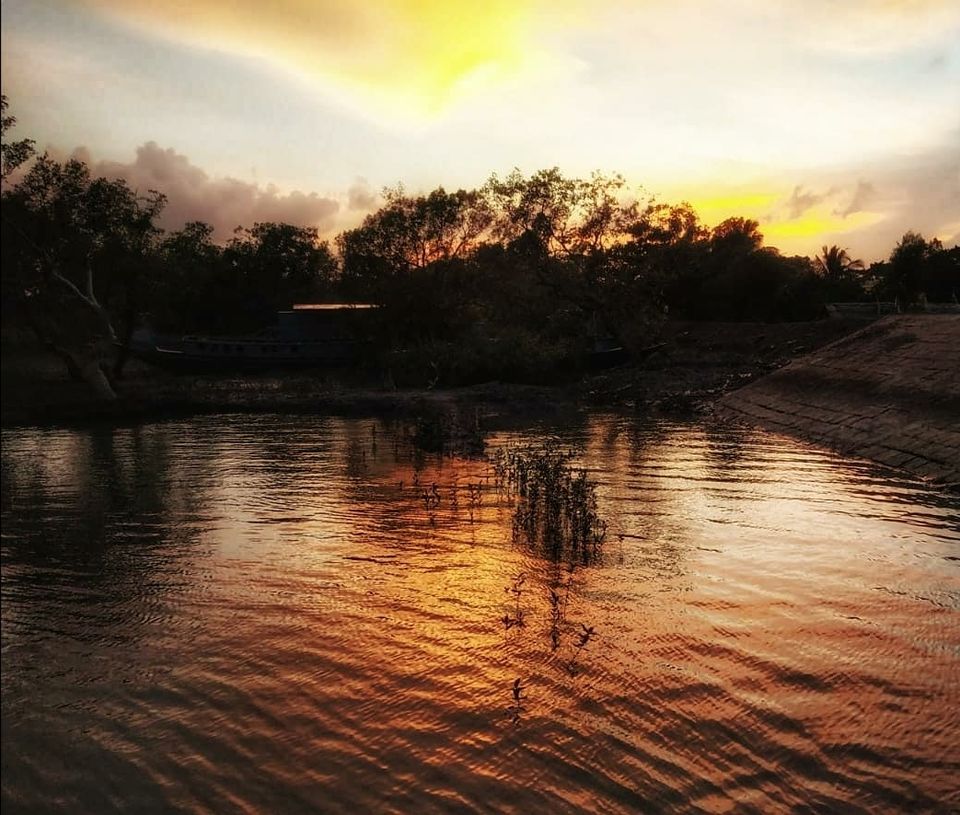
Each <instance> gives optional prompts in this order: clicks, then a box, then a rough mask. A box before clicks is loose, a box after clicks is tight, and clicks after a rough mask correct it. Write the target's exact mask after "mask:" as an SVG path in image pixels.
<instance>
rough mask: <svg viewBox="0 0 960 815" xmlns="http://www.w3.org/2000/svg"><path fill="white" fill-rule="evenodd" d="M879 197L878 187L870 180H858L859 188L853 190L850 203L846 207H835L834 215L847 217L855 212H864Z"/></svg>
mask: <svg viewBox="0 0 960 815" xmlns="http://www.w3.org/2000/svg"><path fill="white" fill-rule="evenodd" d="M876 199H877V188H876V187H874V186H873V184H871V183H870V182H869V181H858V182H857V188H856V189H855V190H854V191H853V196H852V197H851V198H850V203H848V204H847V205H846V206H845V207H842V208H838V209H835V210H834V211H833V214H834V215H839V216H840V217H841V218H846V217H848V216H850V215H853V213H855V212H863V211H864V210H865V209H867V206H868V205H869V204H871V203H872V202H873V201H875V200H876Z"/></svg>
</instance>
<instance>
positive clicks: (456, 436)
mask: <svg viewBox="0 0 960 815" xmlns="http://www.w3.org/2000/svg"><path fill="white" fill-rule="evenodd" d="M407 436H408V439H409V441H410V443H411V444H412V445H413V447H414V448H415V449H417V450H420V451H422V452H424V453H438V454H440V455H445V456H458V457H461V458H477V457H482V456H483V454H484V451H485V448H486V439H485V435H484V431H483V428H482V426H481V421H480V411H479V410H478V409H474V410H472V411H462V410H460V409H459V408H458V407H457V406H453V407H450V408H447V409H440V410H431V411H428V412H426V413H423V414H421V415H420V416H418V417H417V418H416V420H415V421H414V423H413V425H412V426H411V427H410V428H409V430H408V431H407Z"/></svg>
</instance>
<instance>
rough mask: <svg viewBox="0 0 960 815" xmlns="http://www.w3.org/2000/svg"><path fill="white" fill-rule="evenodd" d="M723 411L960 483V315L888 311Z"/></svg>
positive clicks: (726, 403)
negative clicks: (881, 317) (895, 312)
mask: <svg viewBox="0 0 960 815" xmlns="http://www.w3.org/2000/svg"><path fill="white" fill-rule="evenodd" d="M717 412H718V413H719V415H720V416H721V417H724V418H729V419H734V420H740V421H747V422H750V423H755V424H759V425H762V426H764V427H767V428H770V429H773V430H779V431H783V432H787V433H791V434H794V435H798V436H801V437H803V438H805V439H809V440H811V441H814V442H817V443H820V444H824V445H826V446H829V447H831V448H833V449H836V450H838V451H840V452H842V453H845V454H848V455H854V456H857V457H860V458H867V459H872V460H874V461H877V462H880V463H882V464H886V465H889V466H892V467H898V468H902V469H905V470H909V471H911V472H913V473H915V474H917V475H919V476H922V477H924V478H927V479H930V480H934V481H937V482H941V483H944V484H946V485H948V486H950V487H952V488H953V489H960V315H946V314H943V315H898V316H890V317H884V318H883V319H881V320H878V321H877V322H875V323H872V324H871V325H869V326H867V327H866V328H863V329H862V330H860V331H857V332H855V333H853V334H850V335H849V336H847V337H845V338H843V339H841V340H839V341H837V342H834V343H832V344H830V345H827V346H825V347H823V348H821V349H820V350H819V351H817V352H815V353H811V354H808V355H806V356H803V357H801V358H799V359H797V360H795V361H793V362H792V363H790V364H789V365H787V366H785V367H784V368H781V369H779V370H777V371H775V372H774V373H771V374H770V375H768V376H765V377H763V378H762V379H759V380H757V381H755V382H753V383H751V384H749V385H747V386H745V387H743V388H740V389H738V390H735V391H733V392H731V393H728V394H727V395H725V396H724V397H723V398H722V399H721V400H720V401H719V403H718V406H717Z"/></svg>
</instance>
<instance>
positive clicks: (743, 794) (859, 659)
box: [2, 415, 960, 812]
mask: <svg viewBox="0 0 960 815" xmlns="http://www.w3.org/2000/svg"><path fill="white" fill-rule="evenodd" d="M408 439H409V434H408V433H407V432H406V429H405V428H404V427H403V426H402V425H401V424H394V423H387V422H383V421H379V420H369V419H367V420H356V419H337V418H325V417H319V418H318V417H272V416H261V417H254V418H251V417H212V418H203V419H196V420H191V421H185V422H177V423H166V424H156V425H149V426H143V427H138V428H123V429H116V430H106V429H100V430H91V431H65V430H59V431H57V430H47V431H43V430H17V431H9V432H7V431H5V432H4V434H3V459H2V463H3V583H2V586H3V593H2V599H3V603H2V620H3V672H2V674H3V686H2V687H3V779H4V781H3V796H4V799H3V801H4V805H5V806H12V807H13V808H14V809H15V810H19V811H37V810H43V809H53V808H56V807H63V806H66V807H67V808H68V809H70V810H71V811H101V810H102V809H104V808H117V807H119V806H123V807H124V808H129V809H135V810H155V811H156V810H163V809H169V808H184V809H191V810H194V811H201V812H202V811H209V812H222V811H225V810H237V811H263V810H273V811H279V810H283V811H324V812H338V811H350V812H356V811H396V810H400V811H417V812H433V811H457V810H462V809H475V810H487V811H488V810H495V811H516V812H529V811H537V810H541V809H543V808H545V807H547V806H549V807H551V808H553V809H556V810H558V811H561V812H562V811H575V810H578V809H589V810H597V811H637V810H642V811H647V810H661V809H679V810H693V811H698V810H704V811H724V810H729V809H733V808H738V810H739V811H748V812H749V811H756V812H769V811H773V810H782V809H789V808H791V807H796V806H808V807H811V808H814V809H817V808H819V809H834V810H836V809H843V810H844V811H875V810H877V809H891V808H892V809H937V808H941V809H949V808H950V807H951V806H958V805H960V799H958V797H957V796H958V792H957V786H956V782H955V779H956V778H957V777H958V773H960V763H958V759H957V758H956V756H957V755H960V749H958V748H960V744H958V735H957V733H958V726H960V715H958V713H957V711H958V710H960V615H958V611H960V531H958V530H960V502H958V500H957V497H956V496H955V495H950V494H947V493H944V492H941V491H938V490H937V489H934V488H930V487H927V486H925V485H923V484H921V483H918V482H916V481H912V480H909V479H907V478H904V477H901V476H899V475H897V474H895V473H892V472H890V471H883V470H878V469H875V468H873V467H872V466H871V465H868V464H865V463H862V462H851V461H845V460H843V459H840V458H838V457H836V456H834V455H832V454H829V453H825V452H822V451H819V450H817V449H815V448H811V447H808V446H806V445H802V444H799V443H797V442H793V441H789V440H787V439H783V438H779V437H775V436H770V435H767V434H763V433H759V432H747V431H740V430H732V429H729V428H723V427H718V426H714V425H711V424H709V423H707V424H704V423H693V424H691V423H664V422H650V421H639V420H636V419H632V418H625V417H619V416H588V415H584V416H577V417H574V418H572V419H571V420H569V421H567V422H564V423H563V424H562V425H560V426H556V427H552V426H547V425H544V424H540V425H538V426H536V427H533V428H529V429H525V430H522V431H510V432H500V433H496V434H492V435H491V436H489V437H488V439H487V448H488V450H493V449H496V448H498V447H501V446H504V445H510V444H518V443H535V444H545V445H548V446H550V447H551V448H553V449H561V448H562V449H570V450H572V451H574V452H575V454H576V463H577V464H578V465H579V466H583V467H585V468H586V469H587V470H588V472H589V473H590V475H591V478H592V479H593V480H594V481H595V482H596V483H597V491H598V496H599V499H600V509H601V512H602V513H603V515H604V517H605V518H606V520H607V521H608V523H609V529H608V533H607V538H606V541H605V543H604V545H603V547H602V550H601V551H600V554H599V557H598V558H596V559H595V560H593V561H592V562H590V563H588V564H583V563H582V562H573V561H571V560H568V559H564V558H559V559H554V558H550V557H547V556H545V553H544V552H542V551H538V550H537V549H536V548H535V547H532V546H530V545H527V544H524V543H522V542H521V541H519V540H515V539H514V536H513V535H512V532H511V530H512V504H511V501H510V499H508V498H507V497H506V496H505V495H503V494H501V493H500V492H499V491H498V489H497V486H496V483H495V480H494V479H493V478H492V477H491V471H490V467H489V465H488V464H487V463H486V461H484V460H483V459H480V458H463V457H458V456H438V455H431V454H426V453H423V452H421V451H417V450H416V449H415V448H414V447H412V446H411V445H410V444H409V443H408ZM434 485H435V491H434ZM469 485H474V486H476V485H480V490H479V492H480V495H481V496H482V497H481V498H480V499H479V500H473V501H471V499H470V488H469ZM425 492H427V493H433V494H435V495H438V496H439V500H438V501H437V500H435V501H427V500H425V497H424V493H425ZM454 495H456V500H455V501H454ZM434 504H435V505H434ZM521 575H522V576H523V580H522V581H521V582H520V583H518V578H519V577H520V576H521ZM516 585H519V586H520V590H519V597H517V596H516V595H515V594H513V593H511V587H513V586H516ZM551 592H554V594H555V596H556V597H557V598H559V601H558V602H559V607H560V608H561V609H562V615H561V618H560V622H559V625H557V623H556V621H555V620H553V618H552V616H551ZM516 608H520V609H522V611H523V613H524V614H523V616H524V620H525V623H526V624H525V625H523V626H510V627H507V626H506V625H505V624H504V623H503V618H504V615H509V614H511V613H513V611H514V610H515V609H516ZM584 626H589V627H592V628H593V629H595V631H596V638H595V639H591V640H590V641H589V643H588V644H587V645H586V646H584V647H582V648H580V649H578V647H577V641H578V639H577V638H578V633H579V632H582V631H583V630H584V628H583V627H584ZM554 643H556V647H554ZM517 679H521V681H522V684H523V687H524V689H525V690H524V695H523V697H522V698H523V702H522V709H521V710H520V711H519V712H517V711H515V710H514V697H513V695H512V688H513V686H514V682H515V681H516V680H517Z"/></svg>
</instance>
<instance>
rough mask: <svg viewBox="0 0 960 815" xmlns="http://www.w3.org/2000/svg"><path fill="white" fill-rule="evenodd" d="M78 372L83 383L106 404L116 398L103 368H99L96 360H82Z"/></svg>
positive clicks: (98, 361) (98, 362)
mask: <svg viewBox="0 0 960 815" xmlns="http://www.w3.org/2000/svg"><path fill="white" fill-rule="evenodd" d="M80 372H81V374H82V376H83V381H84V382H86V383H87V384H88V385H90V387H92V388H93V390H94V393H96V394H97V396H99V397H100V398H101V399H103V400H104V401H107V402H112V401H114V400H115V399H116V398H117V394H116V391H114V389H113V386H112V385H111V384H110V380H109V379H107V375H106V374H105V373H104V371H103V368H102V367H101V366H100V360H99V359H97V358H93V359H89V360H83V361H82V363H81V364H80Z"/></svg>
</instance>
